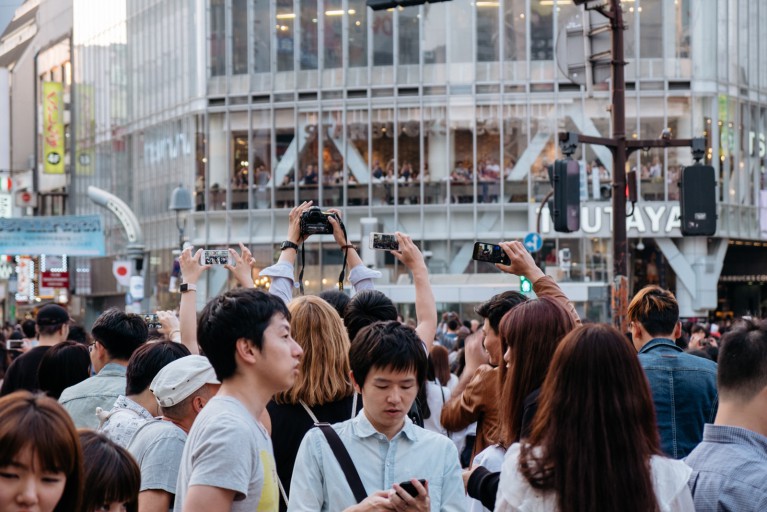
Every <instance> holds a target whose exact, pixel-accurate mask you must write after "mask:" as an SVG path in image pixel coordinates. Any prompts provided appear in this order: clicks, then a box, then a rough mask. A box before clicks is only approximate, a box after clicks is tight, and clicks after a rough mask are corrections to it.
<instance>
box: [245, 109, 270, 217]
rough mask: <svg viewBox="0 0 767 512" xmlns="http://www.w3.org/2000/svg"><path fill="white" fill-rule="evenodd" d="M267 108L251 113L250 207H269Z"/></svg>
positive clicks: (268, 123)
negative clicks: (251, 195)
mask: <svg viewBox="0 0 767 512" xmlns="http://www.w3.org/2000/svg"><path fill="white" fill-rule="evenodd" d="M270 117H271V116H270V113H269V111H268V110H256V111H254V112H252V113H251V144H250V155H251V156H250V165H249V166H248V167H249V169H250V170H251V172H252V174H253V186H252V190H253V199H252V202H251V204H252V207H253V208H258V209H265V208H269V206H270V205H271V186H270V184H271V182H272V181H271V180H272V173H271V169H272V129H271V126H272V123H271V119H270Z"/></svg>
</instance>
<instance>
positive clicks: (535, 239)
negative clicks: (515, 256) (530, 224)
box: [524, 233, 543, 252]
mask: <svg viewBox="0 0 767 512" xmlns="http://www.w3.org/2000/svg"><path fill="white" fill-rule="evenodd" d="M524 244H525V247H526V248H527V250H528V251H530V252H538V251H540V250H541V247H543V238H542V237H541V235H539V234H538V233H528V234H527V236H525V241H524Z"/></svg>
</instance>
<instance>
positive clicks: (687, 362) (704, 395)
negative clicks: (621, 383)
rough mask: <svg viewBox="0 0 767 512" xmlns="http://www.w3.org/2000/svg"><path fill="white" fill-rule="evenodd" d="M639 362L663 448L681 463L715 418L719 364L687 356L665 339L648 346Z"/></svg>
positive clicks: (651, 341) (644, 348)
mask: <svg viewBox="0 0 767 512" xmlns="http://www.w3.org/2000/svg"><path fill="white" fill-rule="evenodd" d="M639 362H640V363H641V365H642V368H644V371H645V375H647V380H648V381H649V383H650V390H651V391H652V397H653V402H654V403H655V414H656V416H657V421H658V431H659V432H660V442H661V448H662V449H663V451H664V452H665V453H666V454H667V455H668V456H670V457H674V458H676V459H681V458H682V457H685V456H687V454H689V453H690V452H691V451H692V449H693V448H695V446H696V445H697V444H698V443H699V442H700V441H701V439H702V438H703V425H704V424H705V423H713V422H714V418H715V417H716V409H717V405H718V399H719V396H718V394H717V390H716V363H715V362H713V361H710V360H708V359H703V358H702V357H698V356H694V355H691V354H687V353H685V352H683V351H682V349H680V348H679V347H677V346H676V344H675V343H674V342H673V341H672V340H669V339H665V338H655V339H653V340H650V341H649V342H647V343H646V344H645V345H644V346H643V347H642V349H641V350H640V351H639Z"/></svg>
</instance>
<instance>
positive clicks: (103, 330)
mask: <svg viewBox="0 0 767 512" xmlns="http://www.w3.org/2000/svg"><path fill="white" fill-rule="evenodd" d="M91 334H92V335H93V339H94V340H96V341H98V342H99V343H100V344H101V345H103V346H104V348H105V349H106V350H107V353H109V356H110V357H111V358H113V359H122V360H125V361H127V360H129V359H130V356H131V355H133V352H134V351H135V350H136V349H137V348H139V347H140V346H141V345H143V344H144V343H145V342H146V338H147V334H148V331H147V327H146V322H144V319H143V318H142V317H141V315H134V314H133V313H125V312H123V311H120V310H119V309H117V308H110V309H107V310H106V311H104V312H103V313H101V315H100V316H99V317H98V318H97V319H96V321H95V322H93V328H91Z"/></svg>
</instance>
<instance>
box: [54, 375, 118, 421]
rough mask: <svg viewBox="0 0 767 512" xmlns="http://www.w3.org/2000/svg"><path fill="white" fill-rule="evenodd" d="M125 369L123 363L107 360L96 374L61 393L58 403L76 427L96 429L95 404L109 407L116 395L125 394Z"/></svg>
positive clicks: (105, 407) (97, 419)
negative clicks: (108, 361)
mask: <svg viewBox="0 0 767 512" xmlns="http://www.w3.org/2000/svg"><path fill="white" fill-rule="evenodd" d="M125 370H126V368H125V366H123V365H120V364H117V363H108V364H106V365H105V366H104V367H103V368H102V369H101V371H100V372H99V373H98V374H96V375H94V376H93V377H90V378H88V379H85V380H84V381H82V382H80V383H79V384H75V385H74V386H70V387H68V388H67V389H65V390H64V391H63V392H62V393H61V397H60V398H59V403H60V404H61V405H62V406H64V409H66V410H67V412H68V413H69V415H70V416H71V417H72V421H74V423H75V426H76V427H77V428H89V429H91V430H96V429H97V428H98V426H99V418H98V416H96V407H101V408H102V409H109V408H111V407H112V405H113V404H114V403H115V400H117V397H118V396H120V395H122V394H124V393H125Z"/></svg>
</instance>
